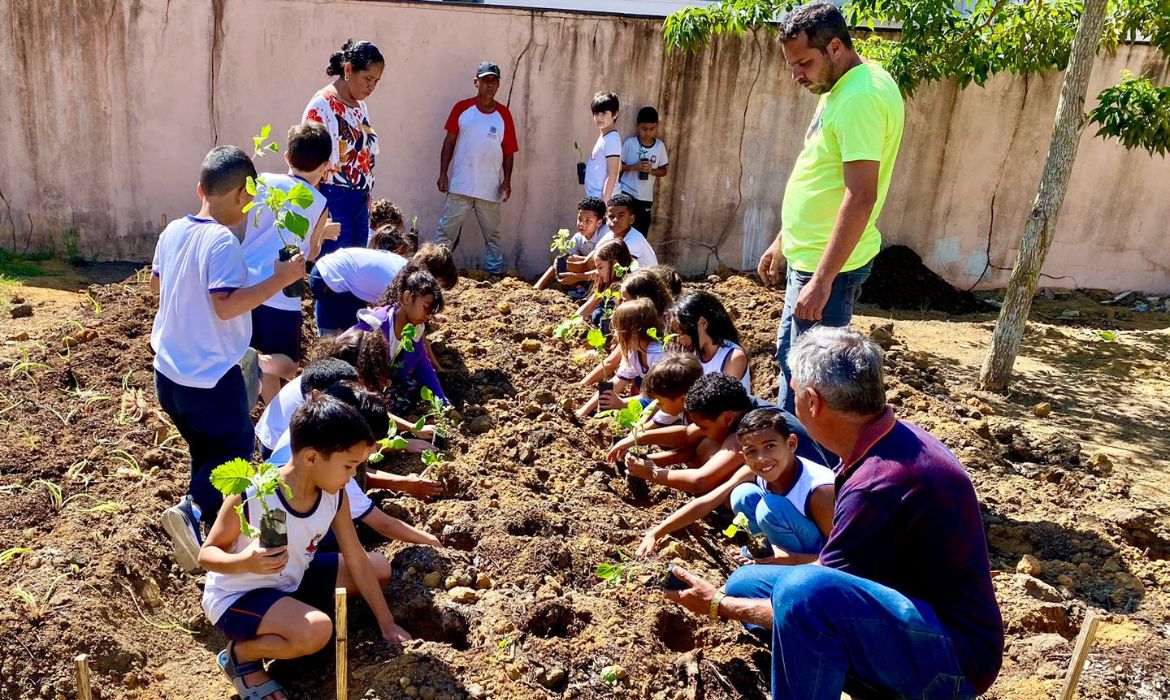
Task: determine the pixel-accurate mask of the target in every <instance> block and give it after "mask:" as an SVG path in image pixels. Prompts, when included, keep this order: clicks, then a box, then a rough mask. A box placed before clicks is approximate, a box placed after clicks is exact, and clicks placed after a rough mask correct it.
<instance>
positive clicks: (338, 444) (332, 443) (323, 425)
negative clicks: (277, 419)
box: [288, 396, 374, 457]
mask: <svg viewBox="0 0 1170 700" xmlns="http://www.w3.org/2000/svg"><path fill="white" fill-rule="evenodd" d="M288 429H289V437H290V438H291V440H290V442H291V443H292V451H293V454H296V453H297V452H300V451H301V450H306V449H314V450H317V451H318V452H320V453H321V454H322V455H324V456H326V457H328V456H329V455H331V454H333V453H335V452H344V451H345V450H348V449H350V448H352V447H353V446H354V445H369V446H372V445H373V444H374V434H373V433H371V432H370V426H369V425H368V424H366V420H365V419H364V418H362V414H361V413H359V412H358V410H357V409H356V408H354V407H353V406H350V405H347V404H346V403H345V402H343V401H339V400H338V399H335V398H333V397H332V396H315V397H313V398H311V399H309V400H308V401H306V402H305V403H303V404H302V405H301V406H300V407H299V408H298V409H297V410H296V411H294V412H293V414H292V419H291V420H290V421H289V425H288Z"/></svg>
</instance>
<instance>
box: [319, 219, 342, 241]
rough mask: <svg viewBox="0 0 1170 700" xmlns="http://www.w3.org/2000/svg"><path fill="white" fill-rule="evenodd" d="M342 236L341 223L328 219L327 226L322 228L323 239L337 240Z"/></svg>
mask: <svg viewBox="0 0 1170 700" xmlns="http://www.w3.org/2000/svg"><path fill="white" fill-rule="evenodd" d="M340 236H341V224H340V223H338V222H336V221H332V220H330V221H326V222H325V228H323V229H321V240H323V241H336V240H337V239H338V237H340Z"/></svg>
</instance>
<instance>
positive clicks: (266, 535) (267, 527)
mask: <svg viewBox="0 0 1170 700" xmlns="http://www.w3.org/2000/svg"><path fill="white" fill-rule="evenodd" d="M287 517H288V516H287V514H286V513H285V512H284V511H283V510H270V511H268V512H267V513H265V514H264V515H262V516H260V546H261V547H265V548H271V547H286V546H288V523H287V522H286V521H285V518H287Z"/></svg>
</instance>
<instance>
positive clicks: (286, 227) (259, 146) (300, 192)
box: [243, 124, 313, 297]
mask: <svg viewBox="0 0 1170 700" xmlns="http://www.w3.org/2000/svg"><path fill="white" fill-rule="evenodd" d="M271 133H272V125H271V124H265V125H264V126H263V128H261V129H260V135H259V136H253V137H252V144H253V146H254V149H253V156H254V157H260V156H263V155H264V154H265V153H267V152H271V153H279V152H280V147H279V146H277V145H276V144H275V143H271V142H269V141H268V136H269V134H271ZM246 187H247V190H248V194H250V195H252V197H253V200H252V201H251V202H249V203H248V205H247V206H245V207H244V209H243V211H244V213H245V214H246V213H248V212H249V211H251V210H252V209H254V208H256V207H257V206H263V207H264V208H265V209H267V210H268V211H270V212H272V216H273V219H274V220H275V226H276V235H277V236H279V237H280V243H281V246H282V247H281V249H280V252H279V253H278V255H277V259H278V260H280V261H281V262H284V261H287V260H291V259H292V257H293V256H294V255H297V254H299V253H300V252H301V247H300V245H299V244H298V241H303V240H304V239H305V236H307V235H308V234H309V225H310V224H309V220H308V218H306V217H305V216H303V215H301V214H298V213H297V212H295V211H293V210H292V209H290V207H297V208H299V209H301V210H304V209H306V208H308V207H310V206H312V204H313V192H312V190H310V189H309V188H308V187H307V186H306V185H305V184H303V183H300V182H298V183H297V184H296V185H293V187H292V189H290V190H289V191H288V192H285V191H284V190H282V189H280V188H278V187H270V186H269V185H268V183H267V182H265V179H264V177H263V176H259V177H256V178H252V177H249V178H248V180H247V184H246ZM259 217H260V211H259V210H257V211H256V213H255V214H253V219H252V222H253V224H255V223H256V222H257V221H258V220H259ZM286 233H288V234H289V235H291V236H293V237H295V239H296V240H295V241H292V242H290V240H289V239H288V238H285V234H286ZM304 293H305V281H304V280H298V281H296V282H294V283H292V284H290V285H289V286H287V287H285V288H284V295H285V296H287V297H300V296H302V295H303V294H304Z"/></svg>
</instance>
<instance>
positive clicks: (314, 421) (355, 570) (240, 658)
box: [199, 397, 410, 698]
mask: <svg viewBox="0 0 1170 700" xmlns="http://www.w3.org/2000/svg"><path fill="white" fill-rule="evenodd" d="M291 431H292V451H293V452H292V461H290V462H289V463H288V464H287V465H285V466H284V467H281V469H280V475H281V478H282V479H283V480H284V483H285V484H286V485H287V487H288V489H289V491H290V493H291V495H289V496H286V495H285V493H284V492H283V491H282V490H280V489H278V490H277V492H276V493H275V494H273V495H271V496H268V497H267V498H266V503H267V506H268V508H269V509H276V510H282V511H285V513H286V514H287V521H286V522H287V528H288V545H287V546H285V547H276V548H271V549H269V548H265V547H262V546H261V545H260V542H259V540H258V539H253V538H250V537H248V536H246V535H244V534H243V533H242V531H241V528H240V520H239V518H238V517H237V515H236V511H235V507H236V506H238V505H240V503H241V497H240V496H231V497H228V498H227V499H225V501H224V504H223V507H222V508H220V510H219V514H218V516H217V517H216V520H215V524H214V525H213V526H212V528H211V532H209V533H208V535H207V541H206V542H204V544H203V547H202V549H200V550H199V564H200V565H201V566H202V567H203V568H204V569H206V570H207V571H208V574H207V584H206V586H205V588H204V592H203V610H204V612H206V613H207V617H208V619H210V620H212V621H213V622H214V624H215V626H216V627H217V628H219V630H220V631H222V632H223V633H224V635H225V636H227V638H228V639H229V640H230V641H229V642H228V646H227V648H226V649H224V650H223V651H221V652H220V654H219V666H220V668H221V669H222V670H223V672H224V673H225V674H227V676H228V678H230V679H231V682H232V685H233V686H235V689H236V692H237V693H238V694H239V695H240V697H247V698H266V697H279V696H278V695H276V694H279V693H284V689H283V688H282V687H281V686H280V684H279V683H278V682H276V681H275V680H273V679H271V678H270V677H269V676H268V674H267V673H266V672H265V670H264V665H263V660H264V659H294V658H298V657H301V656H306V655H308V654H312V653H314V652H316V651H317V650H319V649H321V648H322V647H324V646H325V645H326V644H328V643H329V639H330V637H331V636H332V634H333V623H332V621H331V620H330V618H329V614H328V613H327V612H326V611H328V610H331V609H332V607H333V590H334V589H335V588H345V589H346V590H347V591H349V592H354V591H356V592H359V593H361V595H362V597H363V598H365V600H366V602H367V603H368V604H369V606H370V610H371V612H372V613H373V615H374V618H375V619H376V620H377V622H378V627H379V629H380V630H381V633H382V638H383V639H384V640H386V641H387V642H388V643H390V644H398V643H401V642H404V641H406V640H408V639H410V635H409V634H408V633H407V632H406V630H404V629H402V628H401V627H399V626H398V624H397V623H396V622H395V620H394V616H393V615H391V614H390V608H389V607H388V606H387V605H386V598H385V596H384V595H383V594H382V586H384V585H385V584H386V582H388V581H389V580H390V578H391V570H390V562H388V561H387V560H386V557H384V556H382V555H381V554H377V553H370V554H368V553H366V552H365V550H363V549H362V546H361V543H360V542H359V541H358V536H357V532H356V531H355V530H354V526H353V521H352V520H351V519H350V516H349V501H348V498H347V497H346V494H345V485H346V483H347V482H348V481H349V480H350V479H351V478H352V477H353V475H354V473H355V471H356V470H357V466H358V465H359V464H361V463H362V462H364V461H365V460H366V458H367V457H368V456H369V454H370V450H371V449H373V448H374V444H375V443H374V436H373V435H372V434H371V433H370V427H369V426H368V425H366V422H365V420H363V419H362V417H361V415H360V414H359V413H358V412H357V411H356V410H355V409H353V408H352V407H350V406H346V405H345V404H343V403H342V402H340V401H338V400H337V399H334V398H331V397H319V398H315V399H313V400H311V401H309V402H308V403H306V404H305V405H303V406H301V407H300V408H298V409H297V411H296V413H294V414H293V418H292V427H291ZM254 495H255V492H254V491H253V490H249V491H248V493H247V494H246V496H249V497H250V496H254ZM262 512H263V511H262V509H261V508H260V507H259V504H257V503H255V502H249V503H247V504H246V505H245V506H244V514H245V517H246V518H247V520H248V522H249V523H250V524H251V526H252V527H259V523H260V517H261V513H262ZM330 528H332V529H333V532H334V534H335V535H336V537H337V544H338V548H339V549H340V553H338V554H317V544H318V543H319V542H320V541H321V539H322V538H323V537H325V535H326V534H327V533H328V532H329V529H330ZM285 695H286V696H287V693H285Z"/></svg>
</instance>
